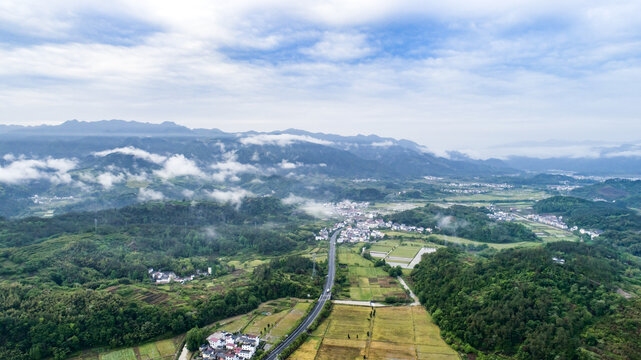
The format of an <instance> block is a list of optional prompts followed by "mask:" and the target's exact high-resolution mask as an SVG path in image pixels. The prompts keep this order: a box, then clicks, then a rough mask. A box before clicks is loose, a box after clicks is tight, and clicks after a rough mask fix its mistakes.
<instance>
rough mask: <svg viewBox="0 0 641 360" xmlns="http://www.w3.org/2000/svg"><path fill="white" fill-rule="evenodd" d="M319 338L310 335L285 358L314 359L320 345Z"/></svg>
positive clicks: (292, 359)
mask: <svg viewBox="0 0 641 360" xmlns="http://www.w3.org/2000/svg"><path fill="white" fill-rule="evenodd" d="M320 343H321V339H320V338H317V337H313V336H310V337H309V338H307V340H306V341H305V342H304V343H303V345H301V346H300V347H299V348H298V349H297V350H296V351H295V352H294V353H293V354H292V355H290V356H289V357H288V358H287V359H291V360H314V359H315V358H316V353H317V352H318V348H319V347H320Z"/></svg>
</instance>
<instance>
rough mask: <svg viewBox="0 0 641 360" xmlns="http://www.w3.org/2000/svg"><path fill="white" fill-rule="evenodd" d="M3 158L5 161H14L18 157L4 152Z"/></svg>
mask: <svg viewBox="0 0 641 360" xmlns="http://www.w3.org/2000/svg"><path fill="white" fill-rule="evenodd" d="M2 159H3V160H4V161H13V160H15V159H16V157H15V155H13V154H11V153H9V154H4V155H3V156H2Z"/></svg>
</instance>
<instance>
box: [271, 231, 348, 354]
mask: <svg viewBox="0 0 641 360" xmlns="http://www.w3.org/2000/svg"><path fill="white" fill-rule="evenodd" d="M339 232H340V230H337V231H336V232H335V233H334V234H333V235H332V237H331V238H330V240H329V256H328V259H329V260H328V263H327V268H328V270H327V282H326V283H325V287H324V288H323V292H322V293H321V296H320V298H319V299H318V302H317V303H316V306H314V308H313V309H312V311H311V312H310V313H309V314H308V315H307V317H306V318H305V320H303V322H302V323H301V324H300V325H298V327H297V328H296V330H294V331H292V332H291V334H289V336H288V337H287V338H286V339H285V340H284V341H283V342H281V343H280V344H279V345H278V346H277V347H275V348H274V350H272V351H271V352H270V353H269V355H268V356H267V357H266V358H265V359H267V360H275V359H278V358H279V357H278V356H279V355H280V353H282V352H283V350H285V349H286V348H287V347H288V346H289V345H291V344H292V343H293V342H294V340H296V339H297V338H298V337H299V336H300V335H301V334H302V333H303V332H304V331H305V330H307V328H308V327H309V325H311V324H312V323H313V322H314V320H316V317H318V314H320V312H321V310H322V309H323V306H325V303H326V302H327V300H329V299H330V298H331V297H332V293H331V290H332V286H334V275H336V236H337V235H338V233H339ZM328 290H329V291H328Z"/></svg>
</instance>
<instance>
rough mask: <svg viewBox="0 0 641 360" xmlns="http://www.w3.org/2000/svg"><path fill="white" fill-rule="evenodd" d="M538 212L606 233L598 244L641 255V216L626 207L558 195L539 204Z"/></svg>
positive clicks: (571, 224)
mask: <svg viewBox="0 0 641 360" xmlns="http://www.w3.org/2000/svg"><path fill="white" fill-rule="evenodd" d="M534 210H535V211H537V212H538V213H546V214H555V215H560V216H563V221H565V222H566V223H567V224H568V225H570V226H575V225H576V226H578V227H584V228H587V229H593V230H604V233H603V234H601V235H600V236H599V237H597V238H595V240H594V241H595V242H597V243H601V244H604V245H606V246H610V247H615V248H617V249H619V250H622V251H625V252H628V253H630V254H632V255H635V256H641V234H640V232H641V216H639V215H638V214H637V213H636V212H634V211H633V210H630V209H628V208H626V207H624V206H622V204H617V203H608V202H603V201H590V200H585V199H580V198H575V197H567V196H555V197H551V198H548V199H545V200H541V201H538V202H537V203H536V204H535V205H534Z"/></svg>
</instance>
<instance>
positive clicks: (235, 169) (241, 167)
mask: <svg viewBox="0 0 641 360" xmlns="http://www.w3.org/2000/svg"><path fill="white" fill-rule="evenodd" d="M210 167H211V168H212V169H214V170H217V172H216V173H214V174H213V175H212V177H213V179H214V180H216V181H218V182H224V181H225V180H227V179H231V180H233V181H238V180H239V178H238V174H243V173H258V172H259V170H258V168H257V167H256V166H254V165H251V164H243V163H240V162H238V161H236V157H235V156H233V155H232V156H229V157H228V158H227V160H226V161H223V162H217V163H214V164H211V165H210Z"/></svg>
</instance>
